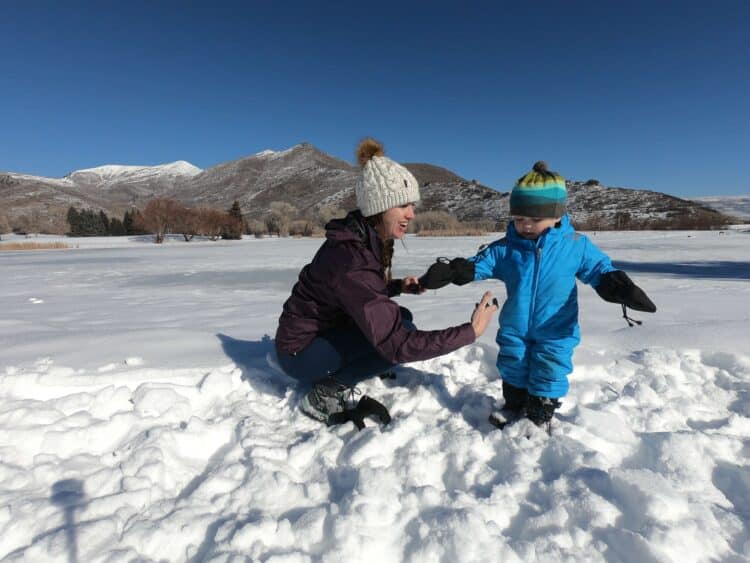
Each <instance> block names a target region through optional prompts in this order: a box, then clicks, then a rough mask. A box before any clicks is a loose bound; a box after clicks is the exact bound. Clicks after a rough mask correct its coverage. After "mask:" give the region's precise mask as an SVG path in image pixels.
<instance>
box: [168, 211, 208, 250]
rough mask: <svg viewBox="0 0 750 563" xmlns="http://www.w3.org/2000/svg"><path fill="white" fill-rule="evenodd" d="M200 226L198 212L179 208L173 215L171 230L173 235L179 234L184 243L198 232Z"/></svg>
mask: <svg viewBox="0 0 750 563" xmlns="http://www.w3.org/2000/svg"><path fill="white" fill-rule="evenodd" d="M200 225H201V219H200V213H199V212H198V210H196V209H188V208H187V207H182V206H180V208H179V209H178V210H177V213H176V215H175V219H174V225H173V227H172V230H173V232H175V233H180V234H181V235H182V236H183V237H184V238H185V241H186V242H189V241H191V240H193V237H194V236H195V235H197V234H198V232H199V231H200Z"/></svg>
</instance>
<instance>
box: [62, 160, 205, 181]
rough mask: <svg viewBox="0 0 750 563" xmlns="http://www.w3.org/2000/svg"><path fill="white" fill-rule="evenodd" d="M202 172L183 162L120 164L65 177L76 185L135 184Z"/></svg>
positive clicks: (106, 165) (99, 167)
mask: <svg viewBox="0 0 750 563" xmlns="http://www.w3.org/2000/svg"><path fill="white" fill-rule="evenodd" d="M201 172H203V170H201V169H200V168H198V167H197V166H193V165H192V164H190V163H189V162H186V161H184V160H178V161H175V162H170V163H169V164H160V165H157V166H128V165H121V164H105V165H103V166H97V167H95V168H85V169H82V170H76V171H74V172H71V173H70V174H68V176H66V178H68V179H70V180H71V181H73V182H76V183H86V184H91V183H96V184H99V183H102V184H105V185H106V184H109V183H112V182H122V181H127V182H136V181H142V180H146V179H149V178H155V177H159V176H189V177H191V176H197V175H198V174H200V173H201Z"/></svg>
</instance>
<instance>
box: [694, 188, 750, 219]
mask: <svg viewBox="0 0 750 563" xmlns="http://www.w3.org/2000/svg"><path fill="white" fill-rule="evenodd" d="M693 201H696V202H698V203H699V204H700V205H705V206H706V207H710V208H711V209H715V210H716V211H719V212H720V213H723V214H725V215H731V216H732V217H738V218H740V219H745V220H748V219H750V194H748V195H737V196H705V197H698V198H693Z"/></svg>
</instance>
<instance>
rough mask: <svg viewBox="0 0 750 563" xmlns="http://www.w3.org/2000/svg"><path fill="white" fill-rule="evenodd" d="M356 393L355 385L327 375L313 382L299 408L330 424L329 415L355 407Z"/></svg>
mask: <svg viewBox="0 0 750 563" xmlns="http://www.w3.org/2000/svg"><path fill="white" fill-rule="evenodd" d="M358 394H359V391H358V389H357V388H356V387H348V386H346V385H343V384H341V383H339V382H337V381H336V380H335V379H333V378H332V377H329V378H327V379H323V380H321V381H318V382H317V383H314V384H313V386H312V389H310V392H309V393H307V395H305V396H304V397H303V398H302V401H301V402H300V406H299V408H300V410H301V411H302V412H303V413H305V414H306V415H307V416H309V417H310V418H313V419H315V420H319V421H320V422H323V423H325V424H330V422H329V419H330V417H331V415H335V414H339V413H343V412H344V411H347V410H350V409H353V408H354V407H355V401H354V398H355V396H356V395H358Z"/></svg>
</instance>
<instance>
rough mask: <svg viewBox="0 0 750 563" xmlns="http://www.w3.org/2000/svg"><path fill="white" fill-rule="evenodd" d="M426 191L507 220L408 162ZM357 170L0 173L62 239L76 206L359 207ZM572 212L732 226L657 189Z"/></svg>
mask: <svg viewBox="0 0 750 563" xmlns="http://www.w3.org/2000/svg"><path fill="white" fill-rule="evenodd" d="M405 166H407V167H408V168H409V169H410V170H411V171H412V173H413V174H414V175H415V176H416V178H417V179H418V180H419V183H420V185H421V186H422V190H421V191H422V201H421V203H420V207H419V209H420V210H421V211H445V212H448V213H450V214H451V215H453V216H455V217H456V218H457V219H459V220H460V221H476V222H483V223H492V224H497V223H498V222H503V221H505V220H507V218H508V203H509V197H508V196H509V194H508V193H507V192H501V191H498V190H496V189H493V188H492V187H489V186H484V185H482V184H480V183H478V182H476V181H475V180H467V179H465V178H462V177H461V176H459V175H457V174H455V173H454V172H451V171H450V170H447V169H445V168H442V167H440V166H437V165H434V164H428V163H407V164H406V165H405ZM357 173H358V172H357V168H356V167H355V166H354V165H352V164H350V163H348V162H346V161H343V160H341V159H338V158H335V157H333V156H331V155H328V154H326V153H324V152H323V151H321V150H319V149H317V148H316V147H314V146H313V145H311V144H308V143H302V144H299V145H296V146H294V147H291V148H289V149H287V150H284V151H263V152H260V153H258V154H254V155H251V156H247V157H244V158H240V159H238V160H233V161H228V162H224V163H221V164H218V165H216V166H213V167H211V168H208V169H206V170H201V169H200V168H198V167H195V166H193V165H192V164H190V163H188V162H185V161H178V162H173V163H170V164H164V165H160V166H123V165H105V166H100V167H96V168H90V169H86V170H77V171H75V172H72V173H70V174H68V175H67V176H65V177H64V178H44V177H38V176H30V175H27V174H18V173H13V172H5V173H0V205H1V206H2V209H4V210H5V214H6V215H7V218H8V220H9V223H10V224H11V225H12V226H15V227H18V226H24V225H27V226H28V225H31V228H32V229H33V230H40V231H42V232H50V233H63V232H65V231H66V229H67V224H66V223H65V213H66V212H67V209H68V208H69V207H70V206H75V207H78V208H93V209H96V210H103V211H105V212H106V213H107V214H108V215H110V216H122V214H123V213H124V212H125V211H126V210H127V209H129V208H131V207H141V208H142V207H143V206H144V205H145V204H146V202H147V201H148V200H149V199H152V198H154V197H167V198H174V199H176V200H178V201H180V202H181V203H183V204H184V205H187V206H189V207H194V206H201V205H207V206H211V207H217V208H222V209H227V208H229V206H230V205H231V204H232V202H233V201H235V200H237V201H239V202H240V205H241V207H242V210H243V213H244V214H245V216H247V217H249V218H261V217H263V216H264V215H265V214H266V213H267V212H268V210H269V207H270V204H271V203H272V202H274V201H284V202H288V203H290V204H292V205H293V206H294V207H295V208H296V209H297V210H298V211H299V212H300V213H305V212H309V211H313V210H315V209H317V208H320V207H322V206H332V207H336V208H340V209H343V210H348V209H353V208H354V207H355V199H354V184H355V181H356V177H357ZM568 190H569V203H568V209H569V212H570V214H571V216H572V218H573V220H574V222H575V223H576V224H577V225H579V227H580V228H594V229H612V228H620V229H626V228H705V227H711V226H720V225H724V224H726V223H728V222H729V221H730V219H729V218H728V217H726V216H725V215H723V214H722V213H721V212H718V211H716V210H715V209H711V208H709V207H707V206H705V205H703V204H702V203H700V202H694V201H688V200H684V199H680V198H676V197H673V196H669V195H666V194H662V193H659V192H654V191H648V190H633V189H628V188H619V187H606V186H604V185H600V184H592V183H591V182H586V183H582V182H576V181H570V182H568Z"/></svg>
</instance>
